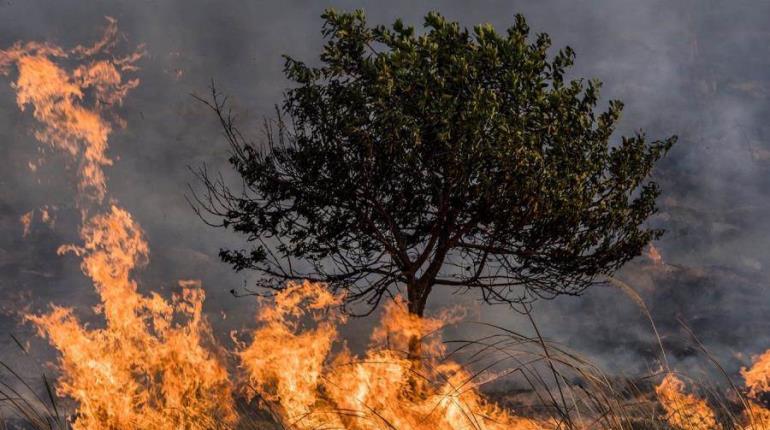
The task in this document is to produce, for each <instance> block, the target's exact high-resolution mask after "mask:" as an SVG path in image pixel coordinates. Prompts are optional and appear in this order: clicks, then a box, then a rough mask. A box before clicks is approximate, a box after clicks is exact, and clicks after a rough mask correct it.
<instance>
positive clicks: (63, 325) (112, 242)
mask: <svg viewBox="0 0 770 430" xmlns="http://www.w3.org/2000/svg"><path fill="white" fill-rule="evenodd" d="M108 20H109V25H108V27H107V30H106V31H105V34H104V37H103V38H102V39H101V40H100V41H98V42H97V43H96V44H94V45H93V46H91V47H82V46H78V47H76V48H74V49H72V50H69V51H65V50H63V49H61V48H58V47H55V46H52V45H48V44H39V43H34V42H32V43H27V44H21V43H17V44H15V45H14V46H13V47H11V48H10V49H8V50H4V51H0V72H2V73H3V74H9V73H10V71H11V66H12V65H15V66H16V69H17V70H18V78H17V80H16V82H15V83H14V84H13V87H14V88H15V89H16V96H17V97H16V100H17V104H18V106H19V108H20V109H22V110H24V109H25V108H26V107H27V106H32V108H33V116H34V118H35V119H36V120H37V121H38V122H39V123H40V124H41V128H40V129H39V130H38V131H37V132H36V133H35V136H36V137H37V139H38V140H40V141H41V142H43V143H46V144H48V145H50V146H51V147H53V148H55V149H57V150H60V151H62V152H64V153H65V154H66V155H68V156H69V157H70V159H71V160H72V161H73V162H75V163H77V164H78V165H79V166H80V170H79V176H80V181H79V185H78V195H79V196H80V197H81V198H82V201H81V202H80V203H81V207H80V208H81V214H82V215H83V218H84V224H83V227H82V229H81V232H80V233H81V238H82V239H83V244H82V245H80V246H76V245H66V246H62V247H61V248H60V249H59V252H60V253H65V252H72V253H74V254H76V255H77V256H79V257H81V258H82V262H81V268H82V270H83V273H84V274H85V275H87V276H88V277H89V278H90V279H91V280H92V281H93V283H94V286H95V288H96V291H97V293H98V294H99V297H100V300H101V305H99V306H98V307H97V308H96V309H95V312H96V314H98V315H102V316H103V318H104V326H103V327H101V328H95V329H89V328H87V327H86V325H85V324H82V323H80V321H79V320H78V318H77V317H76V316H75V314H74V311H73V310H72V309H68V308H62V307H57V306H53V309H52V310H51V312H50V313H48V314H45V315H27V317H26V318H27V320H29V321H31V322H32V323H33V324H35V326H36V327H37V329H38V331H39V332H40V334H41V335H42V336H46V337H47V338H48V339H49V341H50V342H51V344H52V345H53V346H55V347H56V348H57V349H58V350H59V352H60V358H59V370H60V372H61V377H60V379H59V381H58V383H57V391H58V393H59V394H60V395H63V396H67V397H70V398H72V399H74V400H75V401H76V402H77V411H76V414H75V416H76V417H77V418H76V419H75V420H74V422H73V423H72V426H73V428H75V429H83V430H85V429H105V428H141V429H179V428H185V429H215V428H228V427H229V426H230V425H231V424H233V423H234V421H235V413H234V411H233V406H232V405H233V399H232V394H231V393H232V384H231V382H230V379H229V376H228V373H227V370H226V368H225V366H224V365H223V364H222V362H221V360H220V359H219V357H218V356H217V354H215V353H214V352H213V351H216V349H215V348H213V347H212V346H211V345H213V341H212V336H211V332H210V328H209V325H208V323H207V321H206V319H205V317H204V316H203V300H204V294H203V292H202V290H201V289H200V288H195V285H192V284H189V283H182V285H180V286H182V287H183V292H182V293H181V294H179V295H177V296H174V297H173V298H172V300H170V301H168V300H165V299H163V298H162V297H161V296H159V295H157V294H151V295H149V296H144V295H141V294H140V293H139V292H138V291H137V284H136V282H135V281H134V280H133V279H132V277H131V276H132V272H133V271H134V270H135V269H136V268H138V267H141V266H142V265H144V264H145V263H146V262H147V259H148V253H149V250H148V247H147V242H146V241H145V240H144V238H143V236H142V231H141V228H140V227H139V226H138V225H137V224H136V223H135V222H134V220H133V218H132V217H131V215H130V214H129V213H128V212H127V211H126V210H124V209H121V208H119V207H118V206H116V205H112V206H111V207H110V208H109V209H108V210H107V211H106V212H105V213H102V214H97V215H93V216H88V215H87V214H88V213H89V212H90V211H93V210H98V207H96V206H97V205H98V204H99V203H101V202H102V201H103V200H104V198H105V196H106V193H107V186H106V179H105V174H104V172H103V167H104V166H108V165H110V164H111V163H112V161H111V160H110V159H109V158H108V157H107V154H106V151H107V146H108V138H109V135H110V133H111V131H112V127H113V126H114V125H115V124H121V121H120V120H119V119H118V118H116V117H113V118H111V119H110V118H109V115H110V113H109V111H108V108H109V107H111V106H115V105H119V104H120V103H121V102H122V100H123V98H124V97H125V96H126V94H127V92H128V91H129V90H131V89H132V88H134V87H136V86H137V85H138V80H136V79H132V80H124V79H123V77H122V75H121V72H125V71H131V70H133V69H134V66H133V63H134V62H135V61H136V60H138V59H139V57H140V54H139V53H133V54H131V55H129V56H128V57H124V58H119V59H114V58H110V59H96V58H95V57H96V56H98V55H102V54H107V53H108V52H109V50H110V49H111V48H112V47H113V45H114V44H115V41H116V37H117V23H116V21H115V20H112V19H108ZM70 57H75V58H77V60H79V61H80V62H82V63H83V64H80V65H76V66H75V68H74V69H72V70H67V69H66V68H65V67H64V66H63V65H62V63H64V62H65V60H67V59H68V58H70ZM89 203H90V206H92V207H87V204H89ZM31 220H32V212H30V213H29V214H28V215H25V216H24V217H23V218H22V224H23V226H24V229H25V232H28V229H29V224H30V222H31ZM41 220H42V221H43V222H46V223H49V222H52V218H51V215H50V214H49V213H48V211H47V208H46V209H45V210H44V211H42V212H41Z"/></svg>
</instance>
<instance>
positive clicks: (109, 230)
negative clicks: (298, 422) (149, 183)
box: [28, 206, 234, 430]
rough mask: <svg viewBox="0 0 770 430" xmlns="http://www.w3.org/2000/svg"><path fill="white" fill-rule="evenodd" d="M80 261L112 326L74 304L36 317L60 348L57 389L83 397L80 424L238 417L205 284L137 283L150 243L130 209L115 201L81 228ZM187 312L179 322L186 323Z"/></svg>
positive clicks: (218, 423) (169, 424) (156, 424)
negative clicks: (88, 323) (89, 321)
mask: <svg viewBox="0 0 770 430" xmlns="http://www.w3.org/2000/svg"><path fill="white" fill-rule="evenodd" d="M81 235H82V237H83V240H84V242H85V243H84V245H83V246H82V247H75V246H67V247H63V248H62V250H63V251H72V252H75V253H77V254H78V255H80V256H82V257H83V262H82V265H81V267H82V269H83V272H84V273H85V274H87V275H88V276H89V277H90V278H91V279H92V280H93V281H94V284H95V286H96V288H97V291H98V292H99V295H100V297H101V301H102V306H101V307H99V308H98V312H99V313H103V315H104V318H105V321H106V325H105V327H104V328H100V329H90V330H89V329H87V328H86V327H85V326H84V325H83V324H81V323H80V322H79V321H78V319H77V318H76V317H75V316H74V315H73V311H72V309H67V308H61V307H56V306H54V308H53V311H52V312H51V313H49V314H47V315H39V316H28V319H29V320H30V321H32V322H33V323H34V324H35V325H36V326H37V327H38V330H39V332H40V334H41V335H43V336H47V337H48V339H49V340H50V341H51V343H52V344H53V345H54V346H55V347H56V348H57V349H58V350H59V352H60V354H61V357H60V360H59V368H60V370H61V374H62V376H61V379H60V380H59V382H58V390H59V393H60V394H62V395H65V396H69V397H71V398H73V399H75V400H76V401H77V402H78V411H77V416H78V418H77V420H76V421H75V422H74V425H73V428H75V429H94V430H96V429H105V428H142V429H179V428H185V429H211V428H226V426H227V424H229V423H232V422H233V420H234V413H233V410H232V406H231V405H232V398H231V387H230V382H229V379H228V375H227V371H226V370H225V368H224V366H223V365H222V364H221V363H220V361H219V360H218V359H217V358H216V357H215V356H214V354H212V353H211V352H210V351H209V350H208V349H207V348H205V347H204V344H206V342H210V337H211V335H210V328H209V325H208V324H207V322H206V320H205V318H204V317H203V315H202V306H203V297H204V295H203V292H202V291H201V290H199V289H185V290H184V292H183V293H182V294H181V295H180V296H175V297H174V299H173V301H172V302H168V301H165V300H164V299H162V298H161V297H160V296H158V295H157V294H152V295H150V296H148V297H145V296H142V295H140V294H138V293H137V291H136V287H137V286H136V282H135V281H133V280H132V279H131V277H130V274H131V271H132V270H133V269H134V268H136V267H137V266H139V265H141V264H143V263H144V262H145V261H146V259H147V252H148V249H147V244H146V242H145V241H144V239H143V238H142V234H141V231H140V229H139V227H138V226H137V225H136V224H135V223H134V221H133V220H132V218H131V216H130V215H129V214H128V213H127V212H126V211H124V210H122V209H120V208H118V207H115V206H113V207H112V210H111V211H110V212H109V213H107V214H104V215H99V216H96V217H94V218H92V219H91V220H90V221H89V223H88V224H87V225H86V226H84V227H83V229H82V231H81ZM180 320H181V321H180Z"/></svg>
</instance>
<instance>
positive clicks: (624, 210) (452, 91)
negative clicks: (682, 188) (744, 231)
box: [199, 10, 675, 314]
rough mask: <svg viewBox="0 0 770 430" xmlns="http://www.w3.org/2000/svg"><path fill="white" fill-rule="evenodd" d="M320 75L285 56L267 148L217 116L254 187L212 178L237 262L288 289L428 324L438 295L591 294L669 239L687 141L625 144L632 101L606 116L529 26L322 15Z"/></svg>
mask: <svg viewBox="0 0 770 430" xmlns="http://www.w3.org/2000/svg"><path fill="white" fill-rule="evenodd" d="M322 18H323V19H324V25H323V36H324V38H325V40H326V44H325V47H324V49H323V53H322V54H321V62H320V66H310V65H308V64H306V63H303V62H301V61H298V60H295V59H293V58H289V57H287V58H286V63H285V73H286V76H287V77H288V78H289V79H290V80H291V81H292V82H293V83H294V85H293V86H292V87H291V88H290V89H289V90H288V91H287V92H286V93H285V100H284V103H283V105H282V106H281V107H280V108H279V109H278V111H279V118H278V119H277V121H276V122H275V123H274V124H277V125H272V126H271V125H268V126H267V132H268V133H267V137H268V139H267V140H268V142H267V143H268V144H267V145H257V144H253V143H250V142H247V141H245V140H244V139H243V137H242V135H241V134H240V133H239V132H238V130H237V129H236V128H235V126H234V124H233V122H232V119H231V117H230V116H229V115H228V114H225V113H224V103H222V101H221V100H220V99H219V98H218V96H217V95H216V93H214V102H213V103H211V106H212V107H213V108H214V109H215V110H216V111H217V113H218V114H219V116H220V119H221V120H222V124H223V126H224V129H225V133H226V135H227V137H228V139H229V141H230V143H231V144H232V148H233V156H232V157H231V159H230V162H231V163H232V165H233V167H234V168H235V169H236V171H237V172H238V174H239V175H240V176H241V177H242V178H243V181H244V192H243V193H239V194H235V193H232V192H230V190H229V189H227V188H226V187H224V186H223V185H222V184H221V183H217V182H215V181H212V180H211V179H210V178H208V176H207V175H206V174H205V172H202V175H201V176H202V177H203V179H204V181H205V184H206V185H207V188H208V191H209V194H208V196H207V199H202V201H200V200H199V203H203V205H202V206H203V207H204V208H205V209H206V210H208V212H209V213H211V214H214V215H216V216H218V217H221V218H220V219H221V220H222V222H221V225H224V226H225V227H229V228H232V229H233V230H235V231H237V232H241V233H243V234H245V235H246V237H247V238H248V240H249V241H251V242H253V243H254V245H255V247H254V248H253V249H252V250H245V251H244V250H223V251H222V252H221V257H222V258H223V259H224V261H226V262H229V263H231V264H233V266H234V267H235V268H236V269H238V270H241V269H254V270H257V271H260V272H261V273H263V274H265V275H267V277H266V278H265V282H264V286H272V287H276V288H280V286H279V285H280V284H278V283H275V282H274V281H280V280H285V279H295V278H311V279H315V280H319V281H324V282H328V283H329V286H330V287H331V288H335V289H340V288H342V289H346V290H348V291H350V295H349V297H350V299H351V300H358V299H364V300H366V301H367V303H369V304H370V305H371V306H372V308H373V307H375V306H376V305H377V303H379V301H380V300H381V298H382V297H383V296H386V295H388V294H390V293H392V292H393V290H394V288H400V287H403V286H405V287H406V289H407V293H408V299H409V303H410V309H411V310H412V311H413V312H415V313H418V314H421V313H422V311H423V309H424V306H425V300H426V299H427V297H428V294H429V293H430V291H431V289H432V288H433V287H435V286H449V287H459V288H461V289H465V288H474V289H478V290H479V291H481V293H482V294H483V297H484V299H485V300H486V301H488V302H491V303H499V302H503V303H521V302H524V301H527V300H531V299H532V298H534V297H536V296H540V297H544V296H545V297H551V296H554V295H557V294H578V293H580V292H581V291H583V290H584V289H585V288H586V287H588V286H589V285H591V284H592V283H594V282H597V280H598V279H599V276H600V275H602V274H607V273H610V272H612V271H614V270H616V269H617V268H618V267H620V266H621V265H622V264H623V263H625V262H626V261H628V260H629V259H631V258H633V257H634V256H636V255H639V254H640V252H641V250H642V248H643V247H644V246H645V245H646V244H647V243H648V242H650V241H651V240H653V239H655V238H657V237H658V236H659V235H660V234H661V233H662V232H661V231H659V230H655V229H650V228H646V227H645V226H644V225H643V224H644V222H645V220H647V218H648V217H649V216H650V215H651V214H653V213H654V212H655V210H656V208H655V199H656V197H657V196H658V194H659V189H658V187H657V186H656V184H655V183H653V182H650V181H648V176H649V174H650V172H651V170H652V168H653V166H654V164H655V162H656V161H657V160H659V159H660V158H661V157H662V156H663V155H664V154H665V152H666V151H667V150H668V149H669V148H670V147H671V145H672V144H673V143H674V142H675V137H672V138H669V139H666V140H662V141H655V142H652V143H648V142H647V140H646V139H645V136H644V135H643V134H641V133H639V134H636V135H635V136H633V137H623V138H622V139H620V142H618V143H617V144H615V145H613V144H611V143H610V138H611V136H612V134H613V131H614V128H615V124H616V122H617V121H618V119H619V117H620V114H621V110H622V107H623V105H622V103H621V102H619V101H610V102H609V106H608V109H607V110H606V112H600V113H597V112H595V108H596V105H597V102H598V97H599V94H598V89H599V87H600V83H599V82H597V81H584V80H582V79H580V80H565V74H566V71H567V69H568V68H569V67H570V66H571V65H572V64H573V61H574V58H575V54H574V52H573V51H572V49H570V48H565V49H563V50H560V51H558V52H556V53H555V55H553V56H549V49H550V47H551V42H550V39H549V37H548V35H546V34H542V33H541V34H537V35H536V36H535V37H531V36H530V29H529V27H528V26H527V24H526V22H525V20H524V18H523V17H522V16H521V15H517V16H516V21H515V24H514V25H513V26H512V27H510V28H509V29H508V30H507V31H506V33H505V34H499V33H497V32H496V31H495V30H494V29H493V28H492V26H490V25H478V26H476V27H474V29H473V31H472V32H471V31H469V30H468V29H465V28H462V27H461V26H460V25H459V24H458V23H456V22H449V21H447V20H446V19H445V18H444V17H442V16H441V15H439V14H438V13H429V14H428V15H427V16H426V17H425V24H424V30H423V31H422V32H416V31H415V29H414V28H412V27H408V26H405V25H404V24H403V23H402V22H401V21H396V22H395V23H394V24H393V25H392V26H390V27H385V26H376V27H371V26H368V25H367V23H366V20H365V16H364V13H363V12H362V11H356V12H353V13H339V12H336V11H334V10H328V11H326V12H325V13H324V14H323V15H322Z"/></svg>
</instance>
